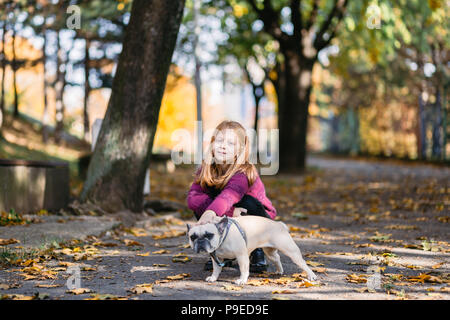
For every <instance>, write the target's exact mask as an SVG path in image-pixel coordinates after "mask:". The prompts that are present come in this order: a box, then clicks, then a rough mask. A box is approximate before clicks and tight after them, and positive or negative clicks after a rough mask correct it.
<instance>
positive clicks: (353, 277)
mask: <svg viewBox="0 0 450 320" xmlns="http://www.w3.org/2000/svg"><path fill="white" fill-rule="evenodd" d="M366 278H367V275H366V274H361V275H357V274H355V273H352V274H348V275H347V277H346V278H345V279H346V280H347V281H348V282H351V283H366V282H367V279H366Z"/></svg>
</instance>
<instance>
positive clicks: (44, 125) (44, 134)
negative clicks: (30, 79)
mask: <svg viewBox="0 0 450 320" xmlns="http://www.w3.org/2000/svg"><path fill="white" fill-rule="evenodd" d="M42 36H43V38H44V45H43V47H42V66H43V78H44V81H43V95H44V111H43V114H42V141H43V142H47V141H48V120H49V119H48V99H47V88H48V82H47V69H46V64H47V19H45V20H44V27H43V29H42Z"/></svg>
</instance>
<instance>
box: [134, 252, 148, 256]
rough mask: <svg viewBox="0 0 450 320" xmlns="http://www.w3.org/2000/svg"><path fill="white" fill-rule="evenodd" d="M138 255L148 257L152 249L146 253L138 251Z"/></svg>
mask: <svg viewBox="0 0 450 320" xmlns="http://www.w3.org/2000/svg"><path fill="white" fill-rule="evenodd" d="M136 255H137V256H139V257H148V256H149V255H150V251H149V252H146V253H138V254H136Z"/></svg>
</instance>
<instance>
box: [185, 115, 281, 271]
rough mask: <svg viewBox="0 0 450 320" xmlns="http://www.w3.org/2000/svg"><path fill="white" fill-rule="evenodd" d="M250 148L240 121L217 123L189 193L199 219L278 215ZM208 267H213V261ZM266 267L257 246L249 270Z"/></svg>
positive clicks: (205, 221) (208, 268)
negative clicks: (252, 162) (251, 160)
mask: <svg viewBox="0 0 450 320" xmlns="http://www.w3.org/2000/svg"><path fill="white" fill-rule="evenodd" d="M249 150H250V147H249V139H248V136H247V134H246V132H245V129H244V127H243V126H242V125H241V124H239V123H238V122H235V121H223V122H222V123H220V124H219V125H218V126H217V127H216V129H215V131H214V134H213V136H212V138H211V143H210V145H209V148H208V151H207V152H206V159H205V160H203V161H202V166H201V167H200V168H199V169H198V170H197V172H196V174H195V180H194V182H193V183H192V186H191V188H190V190H189V192H188V196H187V203H188V207H189V208H190V209H191V210H193V211H194V213H195V216H196V218H197V219H198V220H200V219H201V222H203V223H207V222H212V221H214V218H216V217H217V216H219V217H222V216H229V217H237V216H239V215H241V214H248V215H257V216H262V217H266V218H269V219H274V218H275V216H276V215H277V212H276V210H275V208H274V207H273V205H272V203H271V202H270V200H269V199H268V198H267V196H266V192H265V188H264V184H263V183H262V181H261V179H260V177H259V176H258V172H257V170H256V168H255V166H254V165H253V164H251V163H250V162H249V153H250V151H249ZM227 265H228V266H230V265H231V261H228V263H227ZM205 269H206V270H211V269H212V263H211V261H209V262H208V263H207V264H206V265H205ZM265 270H267V264H266V261H265V257H264V252H263V250H262V249H261V248H258V249H256V250H254V251H253V252H252V253H251V256H250V271H251V272H262V271H265Z"/></svg>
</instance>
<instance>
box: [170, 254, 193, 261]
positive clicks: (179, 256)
mask: <svg viewBox="0 0 450 320" xmlns="http://www.w3.org/2000/svg"><path fill="white" fill-rule="evenodd" d="M191 260H192V259H191V258H189V257H188V256H186V255H185V254H184V253H178V254H176V255H174V256H173V257H172V262H181V263H186V262H189V261H191Z"/></svg>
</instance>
